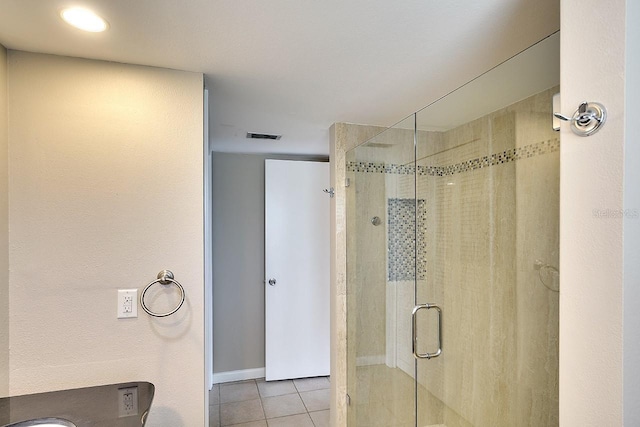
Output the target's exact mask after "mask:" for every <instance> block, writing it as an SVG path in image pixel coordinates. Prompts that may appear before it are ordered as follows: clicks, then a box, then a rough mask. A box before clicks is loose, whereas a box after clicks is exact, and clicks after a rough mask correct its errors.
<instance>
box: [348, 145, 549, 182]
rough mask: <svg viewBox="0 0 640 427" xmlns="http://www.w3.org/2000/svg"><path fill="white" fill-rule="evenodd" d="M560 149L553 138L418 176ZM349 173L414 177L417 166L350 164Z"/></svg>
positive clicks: (421, 168) (422, 171)
mask: <svg viewBox="0 0 640 427" xmlns="http://www.w3.org/2000/svg"><path fill="white" fill-rule="evenodd" d="M559 149H560V140H559V139H558V138H553V139H548V140H546V141H542V142H538V143H536V144H529V145H525V146H522V147H519V148H511V149H509V150H505V151H502V152H500V153H495V154H491V155H488V156H483V157H479V158H477V159H470V160H466V161H464V162H460V163H455V164H453V165H449V166H418V175H420V176H425V175H429V176H448V175H455V174H457V173H463V172H468V171H472V170H476V169H482V168H486V167H490V166H496V165H501V164H504V163H510V162H514V161H516V160H520V159H527V158H530V157H535V156H540V155H542V154H547V153H553V152H554V151H558V150H559ZM347 171H348V172H369V173H371V172H374V173H390V174H399V175H412V174H413V173H414V171H415V166H413V165H387V164H384V163H371V162H369V163H367V162H349V163H347Z"/></svg>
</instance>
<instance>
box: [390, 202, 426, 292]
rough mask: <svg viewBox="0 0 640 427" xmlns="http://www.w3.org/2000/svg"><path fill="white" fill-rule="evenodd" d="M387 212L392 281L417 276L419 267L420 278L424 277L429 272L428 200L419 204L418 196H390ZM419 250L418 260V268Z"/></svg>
mask: <svg viewBox="0 0 640 427" xmlns="http://www.w3.org/2000/svg"><path fill="white" fill-rule="evenodd" d="M416 208H417V212H416ZM387 213H388V215H387V218H388V227H387V233H388V250H387V256H388V258H389V259H388V263H387V265H388V269H389V270H388V276H389V281H391V282H393V281H400V280H413V279H414V277H415V273H416V271H417V274H418V280H424V279H425V278H426V273H427V240H426V229H427V210H426V202H425V200H424V199H419V200H418V203H417V206H416V200H415V199H388V201H387ZM414 218H415V221H414ZM416 222H417V223H418V235H417V238H418V245H417V248H416V250H414V243H415V238H416V235H415V227H416ZM416 251H417V253H418V262H417V264H416V265H415V270H414V260H415V258H416Z"/></svg>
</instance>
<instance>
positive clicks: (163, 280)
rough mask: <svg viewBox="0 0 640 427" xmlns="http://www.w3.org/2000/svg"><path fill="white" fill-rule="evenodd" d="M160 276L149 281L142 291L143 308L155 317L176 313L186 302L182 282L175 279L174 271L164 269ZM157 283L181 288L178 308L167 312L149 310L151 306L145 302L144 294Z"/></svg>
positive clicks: (141, 301) (141, 303) (141, 302)
mask: <svg viewBox="0 0 640 427" xmlns="http://www.w3.org/2000/svg"><path fill="white" fill-rule="evenodd" d="M157 277H158V278H157V279H156V280H154V281H153V282H151V283H149V284H148V285H147V286H146V287H145V288H144V290H143V291H142V294H141V295H140V305H141V306H142V309H143V310H144V311H146V312H147V314H148V315H150V316H153V317H167V316H171V315H172V314H173V313H175V312H176V311H178V310H180V307H182V304H183V303H184V288H183V287H182V285H181V284H180V283H178V281H177V280H175V279H174V278H173V277H174V276H173V273H172V272H171V270H162V271H161V272H160V273H158V276H157ZM156 283H160V284H161V285H165V286H166V285H171V284H173V285H176V286H177V287H178V289H179V290H180V303H179V304H178V306H177V307H176V308H174V309H173V310H171V311H168V312H166V313H156V312H154V311H151V310H149V308H148V307H147V304H146V303H145V302H144V296H145V294H146V293H147V291H148V290H149V288H151V286H153V285H155V284H156Z"/></svg>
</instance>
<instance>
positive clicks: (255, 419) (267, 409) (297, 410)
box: [209, 377, 330, 427]
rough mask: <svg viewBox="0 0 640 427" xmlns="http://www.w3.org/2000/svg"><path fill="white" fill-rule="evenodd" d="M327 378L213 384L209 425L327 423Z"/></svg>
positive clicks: (319, 426) (323, 426)
mask: <svg viewBox="0 0 640 427" xmlns="http://www.w3.org/2000/svg"><path fill="white" fill-rule="evenodd" d="M329 385H330V383H329V378H328V377H317V378H302V379H298V380H285V381H269V382H266V381H265V380H264V379H258V380H248V381H240V382H234V383H225V384H216V385H214V386H213V390H211V392H210V393H209V427H226V426H234V427H329Z"/></svg>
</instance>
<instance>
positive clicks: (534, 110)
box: [416, 38, 560, 427]
mask: <svg viewBox="0 0 640 427" xmlns="http://www.w3.org/2000/svg"><path fill="white" fill-rule="evenodd" d="M557 42H558V41H557V38H556V39H549V40H546V41H544V42H541V43H540V44H539V45H537V46H534V48H531V49H533V50H534V51H535V50H536V49H537V50H542V51H543V52H542V54H544V55H547V56H550V55H551V56H552V55H553V54H554V52H557ZM534 51H531V52H525V53H524V54H528V55H531V54H534V53H535V52H534ZM539 53H540V52H539ZM524 54H522V55H524ZM535 55H538V54H535ZM535 55H534V57H535ZM544 55H543V56H544ZM518 61H520V63H521V65H518ZM532 64H535V66H537V67H538V68H537V69H535V70H531V69H530V68H531V67H532ZM518 67H522V68H521V69H519V68H518ZM547 68H550V66H549V64H548V62H544V61H541V60H538V61H537V62H536V61H533V60H527V61H525V60H524V58H518V57H515V58H513V59H512V60H510V61H509V62H507V63H505V64H503V65H501V66H500V67H498V68H497V69H495V70H493V71H492V73H493V74H492V73H489V74H486V75H484V76H482V77H480V78H478V79H477V80H476V81H474V82H472V83H471V84H469V85H468V86H467V87H463V88H461V89H459V90H458V91H456V92H454V93H453V94H451V95H450V96H448V97H446V98H444V99H442V100H441V101H439V102H436V103H434V104H433V105H431V106H429V107H427V108H425V109H424V110H422V111H419V112H418V113H417V114H416V128H417V130H416V141H417V147H416V153H417V154H416V177H417V180H416V200H417V202H418V203H417V205H416V206H417V213H416V217H417V218H418V228H419V230H420V229H421V231H419V232H418V234H417V236H418V244H417V260H418V262H417V266H416V268H417V272H416V276H417V282H416V301H417V303H418V304H426V303H429V304H436V305H437V306H438V307H439V308H440V309H441V310H442V311H441V314H442V318H441V320H442V324H441V325H439V319H438V314H439V311H438V310H436V309H427V308H425V309H421V310H419V311H418V312H417V315H416V317H417V318H416V337H417V348H416V352H417V353H418V354H419V355H421V357H419V359H418V362H417V375H416V379H417V426H419V427H424V426H439V427H445V426H446V427H482V426H492V427H513V426H531V427H547V426H549V427H551V426H558V295H559V294H558V290H559V283H558V275H557V271H558V270H557V268H556V267H557V266H558V247H559V245H558V235H559V233H558V224H559V170H560V168H559V166H560V165H559V146H560V141H559V136H558V133H556V132H554V131H553V130H552V121H551V118H552V109H551V106H552V96H553V94H554V93H556V92H558V91H559V88H558V87H557V86H555V85H556V84H557V83H554V80H553V77H552V78H551V79H550V80H549V81H545V80H542V81H540V82H537V84H538V86H535V85H533V84H531V83H527V89H528V90H529V91H530V92H529V93H526V92H522V91H521V92H517V91H516V89H515V88H517V89H518V90H520V89H521V88H520V86H522V83H523V82H522V80H520V81H519V82H518V83H519V85H520V86H515V85H514V86H513V88H514V89H513V90H512V92H506V95H505V92H500V91H501V90H504V89H507V90H511V88H510V87H509V82H510V79H516V81H517V79H518V76H523V75H525V74H526V73H532V74H533V75H535V73H538V76H542V75H543V73H544V72H545V71H546V72H548V73H553V72H554V71H556V73H557V69H556V70H554V68H553V67H551V68H550V69H548V70H547ZM501 69H503V70H504V69H509V73H514V72H515V73H516V74H515V76H513V77H510V76H507V75H504V76H498V77H496V75H495V73H500V72H501ZM557 76H558V74H556V80H555V82H557ZM498 94H500V96H498ZM497 99H502V100H507V101H506V102H504V103H503V104H491V102H494V101H495V100H497ZM483 104H487V105H483ZM474 107H477V109H475V110H474ZM420 218H424V220H421V219H420ZM440 344H441V346H442V353H441V354H439V355H437V356H436V353H437V351H438V349H439V348H440Z"/></svg>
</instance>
